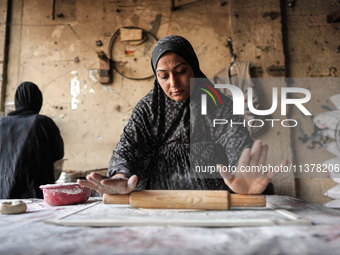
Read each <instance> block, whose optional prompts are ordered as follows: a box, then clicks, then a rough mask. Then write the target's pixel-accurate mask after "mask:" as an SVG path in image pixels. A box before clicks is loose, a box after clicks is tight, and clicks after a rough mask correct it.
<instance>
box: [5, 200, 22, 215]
mask: <svg viewBox="0 0 340 255" xmlns="http://www.w3.org/2000/svg"><path fill="white" fill-rule="evenodd" d="M26 210H27V206H26V204H25V203H24V202H23V201H20V200H19V201H17V200H16V201H12V202H3V203H1V204H0V212H1V213H2V214H18V213H24V212H26Z"/></svg>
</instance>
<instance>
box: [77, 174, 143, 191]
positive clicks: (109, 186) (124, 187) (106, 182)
mask: <svg viewBox="0 0 340 255" xmlns="http://www.w3.org/2000/svg"><path fill="white" fill-rule="evenodd" d="M137 181H138V177H137V176H136V175H133V176H131V177H130V178H127V177H126V176H125V175H124V174H115V175H114V176H112V177H107V176H104V175H101V174H97V173H90V174H88V175H87V176H86V180H78V181H77V183H78V184H79V185H81V186H84V187H87V188H90V189H93V190H96V191H97V192H99V193H101V194H129V193H131V192H132V191H133V190H134V189H135V188H136V185H137Z"/></svg>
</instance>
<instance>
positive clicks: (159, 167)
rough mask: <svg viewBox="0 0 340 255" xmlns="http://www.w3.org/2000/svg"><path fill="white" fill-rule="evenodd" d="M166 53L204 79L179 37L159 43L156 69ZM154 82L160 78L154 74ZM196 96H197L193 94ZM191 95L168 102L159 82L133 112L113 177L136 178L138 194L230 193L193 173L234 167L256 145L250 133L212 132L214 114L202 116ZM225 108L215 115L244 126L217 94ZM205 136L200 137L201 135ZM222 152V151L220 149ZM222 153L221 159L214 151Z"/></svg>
mask: <svg viewBox="0 0 340 255" xmlns="http://www.w3.org/2000/svg"><path fill="white" fill-rule="evenodd" d="M166 52H175V53H176V54H178V55H179V56H181V57H182V58H183V59H185V60H186V61H187V62H188V64H189V65H190V66H191V67H192V69H193V71H194V75H195V77H199V78H203V77H205V75H204V74H203V73H202V72H201V70H200V68H199V63H198V59H197V56H196V54H195V52H194V50H193V48H192V46H191V44H190V43H189V42H188V41H187V40H186V39H184V38H182V37H179V36H167V37H164V38H162V39H161V40H159V41H158V42H157V43H156V45H155V46H154V49H153V51H152V53H151V64H152V69H153V71H154V73H155V69H156V66H157V62H158V60H159V59H160V57H161V56H162V55H163V54H164V53H166ZM155 77H157V76H156V74H155ZM206 82H209V81H208V80H207V81H206ZM194 93H198V92H197V90H196V89H195V91H194V92H193V94H194ZM193 94H192V95H191V97H190V98H188V99H186V100H184V101H174V100H172V99H170V98H169V97H167V96H166V95H165V93H164V92H163V90H162V88H161V87H160V85H159V84H158V81H157V79H155V82H154V87H153V89H152V90H151V91H150V92H149V93H148V94H147V95H146V96H145V97H144V98H143V99H141V100H140V101H139V102H138V104H137V105H136V107H135V108H134V110H133V112H132V115H131V118H130V120H129V122H128V124H127V126H126V127H125V128H124V132H123V136H122V138H121V140H120V141H119V143H118V144H117V147H116V149H115V150H114V151H113V155H112V157H111V160H110V165H109V175H110V176H112V175H114V174H116V173H123V174H125V175H127V176H131V175H133V174H136V175H137V176H138V178H139V181H138V184H137V189H202V190H207V189H227V186H226V185H225V183H224V181H223V179H222V178H221V177H220V176H219V175H218V177H217V178H202V177H203V176H201V174H199V173H196V172H195V171H193V169H192V168H190V165H191V164H195V165H197V164H200V161H202V160H203V161H204V162H205V163H206V162H207V161H206V160H207V159H209V160H210V161H209V162H211V163H215V164H216V160H220V161H219V163H223V164H228V163H229V164H231V165H235V164H236V163H237V161H238V158H239V156H240V154H241V152H242V151H243V149H244V148H247V147H250V146H251V145H252V142H253V141H252V140H251V138H250V136H249V133H248V131H247V130H246V128H243V126H241V127H240V126H235V127H232V128H229V127H227V125H224V126H223V127H222V126H221V127H219V128H216V129H214V130H212V128H211V125H210V126H209V125H208V124H207V123H209V124H211V120H209V118H211V117H212V116H213V115H207V116H208V117H206V116H203V117H202V116H201V115H200V114H199V113H198V111H199V109H200V107H199V105H198V101H197V100H193V99H192V98H193ZM219 95H220V97H221V99H222V101H223V107H220V108H213V107H209V109H213V111H217V112H215V114H214V116H216V114H219V113H221V114H222V113H223V115H224V116H225V117H230V118H233V119H234V120H235V121H239V122H240V121H241V118H240V117H235V116H232V101H231V100H230V99H229V98H227V97H226V96H224V95H223V94H222V93H219ZM200 134H202V135H200ZM216 148H218V150H216ZM216 151H218V152H219V155H215V153H214V152H216Z"/></svg>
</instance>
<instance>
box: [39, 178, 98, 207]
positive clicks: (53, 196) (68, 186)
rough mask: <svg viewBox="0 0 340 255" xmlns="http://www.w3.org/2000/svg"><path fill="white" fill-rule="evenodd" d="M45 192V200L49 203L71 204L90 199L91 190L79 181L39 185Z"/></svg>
mask: <svg viewBox="0 0 340 255" xmlns="http://www.w3.org/2000/svg"><path fill="white" fill-rule="evenodd" d="M39 188H40V189H41V190H42V191H43V194H44V200H45V202H46V203H47V204H49V205H71V204H77V203H82V202H85V201H87V200H88V199H89V197H90V193H91V190H90V189H89V188H86V187H82V186H80V185H79V184H77V183H74V182H70V183H61V184H47V185H41V186H40V187H39Z"/></svg>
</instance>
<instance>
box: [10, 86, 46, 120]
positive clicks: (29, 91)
mask: <svg viewBox="0 0 340 255" xmlns="http://www.w3.org/2000/svg"><path fill="white" fill-rule="evenodd" d="M42 102H43V97H42V94H41V91H40V89H39V88H38V86H37V85H35V84H34V83H32V82H28V81H26V82H23V83H21V84H20V85H19V87H18V88H17V91H16V92H15V109H16V110H29V111H33V112H35V113H39V112H40V109H41V106H42Z"/></svg>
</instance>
